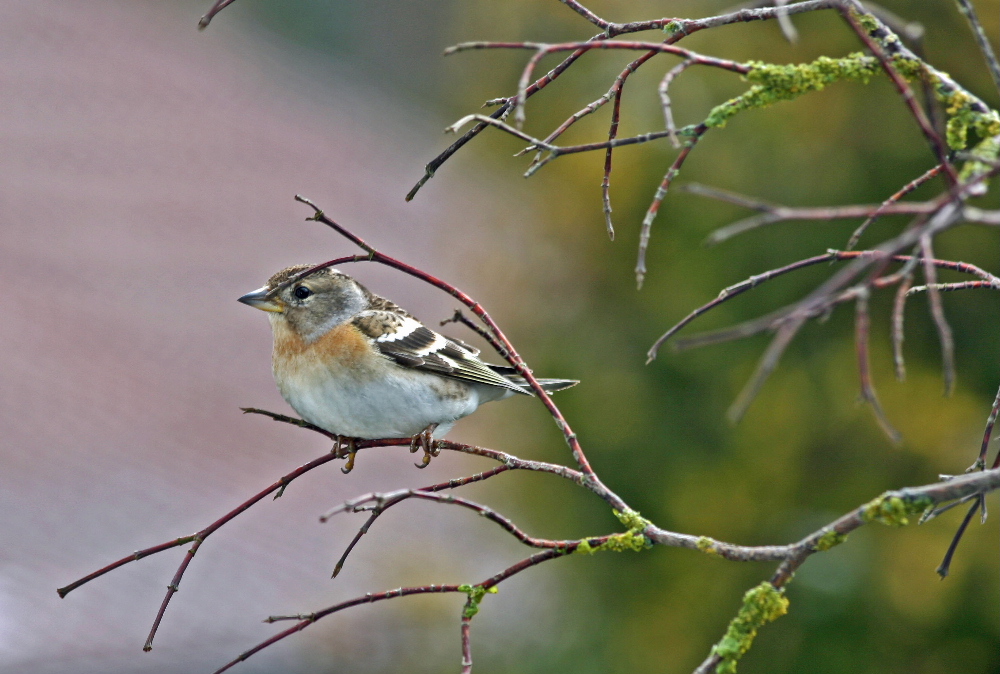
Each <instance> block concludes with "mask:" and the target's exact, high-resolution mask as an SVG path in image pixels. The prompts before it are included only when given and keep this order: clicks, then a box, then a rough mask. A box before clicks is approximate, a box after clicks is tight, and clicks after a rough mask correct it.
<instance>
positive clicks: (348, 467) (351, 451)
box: [333, 435, 358, 475]
mask: <svg viewBox="0 0 1000 674" xmlns="http://www.w3.org/2000/svg"><path fill="white" fill-rule="evenodd" d="M344 444H346V445H347V463H346V464H344V466H343V467H342V468H341V469H340V472H342V473H343V474H344V475H347V474H348V473H350V472H351V471H352V470H354V457H355V455H357V453H358V447H357V445H356V444H355V442H354V438H347V437H344V436H343V435H338V436H337V444H335V445H334V446H333V451H334V452H335V453H337V454H339V453H340V450H341V448H342V447H343V446H344Z"/></svg>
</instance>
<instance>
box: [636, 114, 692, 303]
mask: <svg viewBox="0 0 1000 674" xmlns="http://www.w3.org/2000/svg"><path fill="white" fill-rule="evenodd" d="M706 131H708V127H707V126H705V124H704V123H702V124H699V125H698V126H696V127H694V130H693V132H692V135H691V138H690V139H688V141H687V142H686V143H685V145H684V148H683V149H682V150H681V151H680V153H678V155H677V157H676V158H675V159H674V161H673V163H672V164H671V165H670V168H669V169H667V173H666V175H664V176H663V180H662V182H660V185H659V187H657V188H656V193H655V194H654V195H653V201H652V203H650V204H649V208H648V209H647V210H646V215H645V217H644V218H643V219H642V229H641V230H640V231H639V255H638V258H637V260H636V263H635V283H636V286H637V287H638V288H640V289H641V288H642V283H643V281H644V280H645V279H646V251H647V250H648V249H649V237H650V235H651V233H652V229H653V220H655V219H656V214H657V213H659V212H660V205H661V204H662V203H663V200H664V199H665V198H666V196H667V190H669V189H670V184H671V183H672V182H673V181H674V178H676V177H677V174H678V173H679V172H680V170H681V166H683V165H684V161H685V160H686V159H687V158H688V155H689V154H691V150H693V149H694V146H695V145H697V144H698V141H699V140H701V137H702V136H703V135H704V134H705V132H706Z"/></svg>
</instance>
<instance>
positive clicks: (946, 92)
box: [704, 20, 1000, 150]
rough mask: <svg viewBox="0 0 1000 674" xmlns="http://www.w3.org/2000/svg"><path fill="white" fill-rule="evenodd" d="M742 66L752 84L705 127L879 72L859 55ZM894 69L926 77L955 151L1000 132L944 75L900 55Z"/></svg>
mask: <svg viewBox="0 0 1000 674" xmlns="http://www.w3.org/2000/svg"><path fill="white" fill-rule="evenodd" d="M873 21H874V20H873ZM866 27H867V26H866ZM877 27H878V25H877V23H876V24H873V26H872V27H871V28H870V30H874V29H875V28H877ZM742 65H744V66H746V67H747V68H749V71H748V72H747V73H746V75H744V76H743V77H744V79H745V80H746V81H747V82H750V84H751V85H752V86H751V87H750V88H749V89H747V90H746V91H745V92H743V93H742V94H740V95H739V96H737V97H736V98H732V99H730V100H728V101H726V102H725V103H722V104H720V105H717V106H715V107H714V108H712V110H711V112H709V114H708V117H707V118H706V119H705V121H704V124H705V126H707V127H709V128H721V127H724V126H725V125H726V123H727V122H728V121H729V119H730V118H731V117H733V116H735V115H737V114H739V113H740V112H743V111H744V110H754V109H757V108H766V107H768V106H769V105H773V104H774V103H778V102H780V101H790V100H792V99H795V98H798V97H799V96H801V95H803V94H807V93H810V92H813V91H821V90H822V89H824V88H826V86H827V85H829V84H833V83H834V82H840V81H843V80H854V81H860V82H862V83H863V84H867V83H868V82H869V81H870V80H871V78H872V76H874V75H878V74H880V73H881V72H882V66H881V64H880V63H879V61H878V59H876V58H875V57H874V56H866V55H865V54H862V53H860V52H855V53H853V54H848V55H847V56H845V57H842V58H831V57H829V56H820V57H819V58H818V59H816V60H815V61H812V62H810V63H797V64H796V63H789V64H774V63H763V62H761V61H749V62H747V63H744V64H742ZM892 66H893V68H894V69H895V70H896V71H897V72H898V73H899V74H900V75H902V76H903V77H904V78H905V79H907V80H910V81H913V80H921V79H925V80H927V81H928V82H929V84H930V85H931V86H932V87H933V89H934V95H935V97H936V98H937V100H938V101H940V102H941V103H942V105H943V106H944V109H945V113H946V115H947V118H948V121H947V124H946V140H947V142H948V146H949V147H950V148H952V149H953V150H962V149H964V148H965V147H966V146H967V145H968V142H969V132H970V131H971V132H972V133H974V134H976V135H977V136H978V137H979V138H980V139H985V138H990V137H992V136H996V135H998V134H1000V114H998V113H997V112H996V111H995V110H988V111H986V112H982V111H981V108H983V107H984V106H983V103H982V102H981V101H979V100H978V99H977V98H975V97H974V96H972V95H971V94H968V93H966V92H965V91H962V90H960V89H957V88H956V87H955V85H954V83H952V82H950V79H949V78H948V77H947V75H946V74H944V73H939V72H936V71H933V70H931V69H929V68H927V67H926V65H925V64H924V63H923V62H921V61H920V60H919V59H915V58H912V57H907V56H902V55H895V56H893V57H892Z"/></svg>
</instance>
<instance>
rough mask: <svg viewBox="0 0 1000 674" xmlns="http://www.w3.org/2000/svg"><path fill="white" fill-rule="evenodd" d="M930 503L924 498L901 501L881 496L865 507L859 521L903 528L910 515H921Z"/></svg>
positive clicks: (908, 521) (897, 498)
mask: <svg viewBox="0 0 1000 674" xmlns="http://www.w3.org/2000/svg"><path fill="white" fill-rule="evenodd" d="M932 503H933V502H932V501H931V499H929V498H927V497H926V496H924V497H919V498H907V499H903V498H900V497H898V496H889V495H888V494H882V495H881V496H879V497H878V498H876V499H872V500H871V501H870V502H869V503H867V504H866V505H865V507H864V510H863V511H862V512H861V519H863V520H864V521H865V522H878V523H879V524H885V525H886V526H893V527H903V526H906V525H907V524H909V523H910V520H909V516H910V515H918V514H920V513H922V512H923V511H924V510H925V509H926V508H927V506H929V505H932Z"/></svg>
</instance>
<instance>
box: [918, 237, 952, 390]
mask: <svg viewBox="0 0 1000 674" xmlns="http://www.w3.org/2000/svg"><path fill="white" fill-rule="evenodd" d="M920 248H921V253H922V254H923V258H924V278H925V279H927V286H926V288H927V291H928V292H927V297H928V300H929V303H930V308H931V316H932V317H933V318H934V325H935V326H936V327H937V332H938V339H939V340H940V342H941V368H942V370H943V373H944V393H945V395H951V393H952V391H953V390H954V389H955V339H954V337H952V332H951V326H950V325H948V319H947V318H945V316H944V305H943V304H942V302H941V293H940V292H939V291H938V289H937V268H936V267H935V266H934V265H933V264H931V263H930V262H929V260H932V259H933V258H934V250H933V249H932V247H931V237H930V234H924V235H923V236H921V237H920ZM910 292H913V291H912V290H911V291H910Z"/></svg>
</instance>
